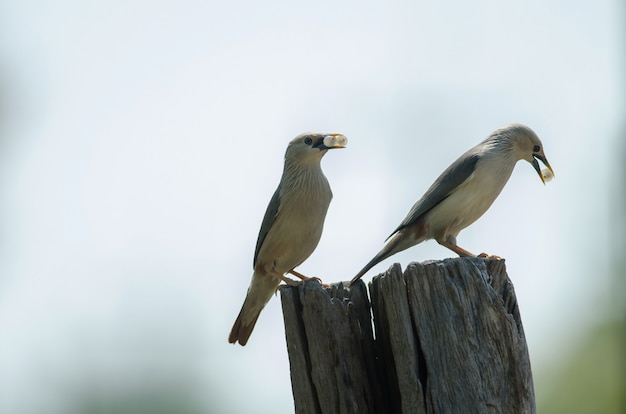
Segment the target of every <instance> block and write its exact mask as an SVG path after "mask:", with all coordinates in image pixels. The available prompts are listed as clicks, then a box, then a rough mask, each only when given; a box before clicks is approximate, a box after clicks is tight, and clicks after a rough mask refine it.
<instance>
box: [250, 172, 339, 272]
mask: <svg viewBox="0 0 626 414" xmlns="http://www.w3.org/2000/svg"><path fill="white" fill-rule="evenodd" d="M284 188H286V190H285V191H283V192H282V193H281V195H280V198H281V204H280V208H279V210H278V214H277V215H276V219H275V221H274V223H273V224H272V227H271V229H270V231H269V232H268V234H267V237H266V239H265V241H264V242H263V246H262V247H261V250H260V252H259V256H258V257H257V266H258V265H259V264H260V265H261V266H263V267H266V266H268V265H271V266H272V267H273V268H274V270H276V271H277V272H279V273H281V274H282V273H286V272H288V271H289V270H291V269H293V268H294V267H297V266H298V265H300V264H301V263H302V262H304V261H305V260H306V259H307V258H308V257H309V256H310V255H311V253H313V251H314V250H315V248H316V247H317V244H318V243H319V240H320V238H321V236H322V230H323V227H324V219H325V218H326V212H327V211H328V206H329V205H330V201H331V199H332V192H331V190H330V186H329V184H328V181H327V180H326V177H324V176H323V175H321V176H316V177H315V178H312V179H309V180H300V181H299V182H298V185H285V186H284Z"/></svg>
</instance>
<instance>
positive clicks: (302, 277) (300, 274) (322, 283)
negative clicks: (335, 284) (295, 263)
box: [287, 269, 328, 287]
mask: <svg viewBox="0 0 626 414" xmlns="http://www.w3.org/2000/svg"><path fill="white" fill-rule="evenodd" d="M287 273H291V274H292V275H294V276H296V277H299V278H300V279H302V280H304V281H305V282H308V281H309V280H315V281H317V282H319V284H320V285H322V286H323V287H328V285H327V284H326V283H324V282H322V279H320V278H319V277H308V276H305V275H303V274H302V273H298V272H296V271H295V270H293V269H291V270H290V271H289V272H287Z"/></svg>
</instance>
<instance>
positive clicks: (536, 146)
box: [533, 145, 541, 152]
mask: <svg viewBox="0 0 626 414" xmlns="http://www.w3.org/2000/svg"><path fill="white" fill-rule="evenodd" d="M540 149H541V148H540V147H539V145H535V146H534V147H533V152H539V150H540Z"/></svg>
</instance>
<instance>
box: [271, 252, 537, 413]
mask: <svg viewBox="0 0 626 414" xmlns="http://www.w3.org/2000/svg"><path fill="white" fill-rule="evenodd" d="M369 288H370V297H371V302H370V300H368V296H367V291H366V287H365V284H364V283H363V282H362V281H359V282H358V283H356V284H355V285H354V286H352V287H350V288H348V287H346V286H345V285H344V284H343V283H338V284H334V285H331V287H329V288H326V289H324V288H323V287H322V286H321V285H320V284H319V283H317V282H315V281H310V282H307V283H305V284H303V285H301V286H298V287H288V286H283V287H281V288H280V291H281V301H282V306H283V316H284V321H285V335H286V339H287V351H288V353H289V363H290V368H291V383H292V390H293V398H294V402H295V409H296V413H307V414H308V413H311V414H313V413H316V414H317V413H324V414H327V413H333V414H334V413H359V414H368V413H437V414H443V413H445V414H449V413H463V414H467V413H507V414H508V413H535V396H534V389H533V381H532V372H531V369H530V359H529V356H528V349H527V346H526V339H525V337H524V330H523V327H522V322H521V318H520V313H519V309H518V307H517V300H516V298H515V292H514V290H513V284H512V283H511V281H510V280H509V278H508V276H507V274H506V269H505V265H504V260H502V259H482V258H457V259H446V260H443V261H431V262H424V263H411V264H409V266H408V267H407V269H406V270H405V271H404V273H403V272H402V269H401V267H400V265H398V264H394V265H393V266H392V267H391V268H389V270H387V272H385V273H383V274H381V275H378V276H375V277H374V279H373V280H372V282H371V283H370V285H369ZM372 319H373V325H372Z"/></svg>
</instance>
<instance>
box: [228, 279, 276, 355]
mask: <svg viewBox="0 0 626 414" xmlns="http://www.w3.org/2000/svg"><path fill="white" fill-rule="evenodd" d="M279 284H280V280H279V279H277V278H275V277H272V276H269V275H259V274H257V273H254V274H253V275H252V282H251V283H250V287H249V288H248V293H247V294H246V299H245V300H244V302H243V306H242V307H241V310H240V311H239V315H238V316H237V319H236V320H235V323H234V324H233V327H232V329H231V330H230V335H228V342H230V343H231V344H234V343H237V342H239V345H241V346H244V345H245V344H247V343H248V339H249V338H250V335H251V334H252V330H253V329H254V325H256V321H257V319H259V315H260V314H261V311H262V310H263V308H264V307H265V305H266V304H267V302H268V301H269V300H270V299H271V298H272V295H273V294H274V292H276V288H277V287H278V285H279Z"/></svg>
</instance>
